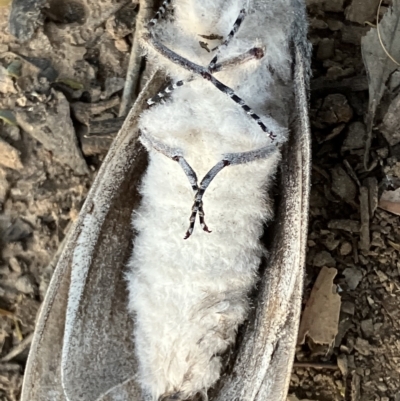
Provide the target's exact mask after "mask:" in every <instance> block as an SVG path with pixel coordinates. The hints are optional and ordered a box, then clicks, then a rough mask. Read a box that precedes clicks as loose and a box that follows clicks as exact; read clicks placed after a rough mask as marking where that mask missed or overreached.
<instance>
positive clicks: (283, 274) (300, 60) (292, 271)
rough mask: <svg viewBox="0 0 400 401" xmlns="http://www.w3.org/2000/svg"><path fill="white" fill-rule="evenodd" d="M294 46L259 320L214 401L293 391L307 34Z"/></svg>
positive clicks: (305, 193) (279, 398)
mask: <svg viewBox="0 0 400 401" xmlns="http://www.w3.org/2000/svg"><path fill="white" fill-rule="evenodd" d="M299 4H300V3H299ZM304 24H305V23H304ZM293 47H294V54H293V57H294V86H295V97H294V101H295V106H296V107H295V116H294V120H293V124H292V127H291V135H290V139H289V142H288V144H287V146H286V147H285V149H284V151H283V155H282V160H283V162H282V168H281V170H282V175H281V182H280V188H281V192H280V193H281V199H280V205H279V211H278V215H277V218H276V221H277V224H276V226H275V232H274V235H273V237H274V242H273V245H272V249H271V254H270V258H269V262H268V265H267V268H266V270H265V271H266V273H265V274H264V277H263V278H262V285H261V288H260V293H259V298H258V303H257V308H256V312H255V318H254V320H253V321H252V322H251V323H249V325H248V327H247V329H246V334H245V337H244V339H243V342H242V344H241V346H240V349H239V353H238V356H237V358H236V363H235V365H234V368H233V373H232V374H231V375H230V376H229V377H228V378H226V380H224V381H223V382H222V383H221V384H220V385H221V389H220V391H219V393H218V395H217V396H216V397H215V398H214V399H215V400H218V401H223V400H228V399H229V400H236V399H237V400H243V401H244V400H245V401H262V400H274V401H285V400H286V397H287V392H288V388H289V381H290V375H291V369H292V366H293V359H294V352H295V346H296V343H297V332H298V326H299V320H300V311H301V298H302V291H303V269H304V263H305V249H306V241H307V227H308V207H309V188H310V165H311V152H310V148H311V139H310V129H309V120H308V95H307V90H308V69H309V47H308V43H307V41H306V39H305V30H304V36H303V37H297V38H295V40H294V43H293Z"/></svg>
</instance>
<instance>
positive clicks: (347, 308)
mask: <svg viewBox="0 0 400 401" xmlns="http://www.w3.org/2000/svg"><path fill="white" fill-rule="evenodd" d="M355 310H356V307H355V305H354V303H353V302H350V301H344V302H342V306H341V311H342V312H344V313H348V314H349V315H354V312H355Z"/></svg>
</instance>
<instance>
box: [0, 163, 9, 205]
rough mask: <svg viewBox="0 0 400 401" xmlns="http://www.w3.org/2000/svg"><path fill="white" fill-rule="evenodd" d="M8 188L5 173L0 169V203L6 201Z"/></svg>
mask: <svg viewBox="0 0 400 401" xmlns="http://www.w3.org/2000/svg"><path fill="white" fill-rule="evenodd" d="M9 188H10V184H9V183H8V181H7V178H6V172H5V171H4V170H3V169H2V168H0V203H4V201H5V200H6V197H7V192H8V189H9Z"/></svg>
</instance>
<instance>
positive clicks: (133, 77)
mask: <svg viewBox="0 0 400 401" xmlns="http://www.w3.org/2000/svg"><path fill="white" fill-rule="evenodd" d="M152 12H153V0H140V5H139V13H138V15H137V19H136V30H135V34H134V36H133V43H132V49H131V56H130V58H129V66H128V71H127V73H126V80H125V87H124V91H123V93H122V99H121V105H120V108H119V114H118V116H119V117H125V116H126V115H127V114H128V111H129V109H130V107H131V106H132V104H133V100H134V99H133V93H134V91H135V89H136V86H137V82H138V80H139V72H140V64H141V60H142V56H141V50H140V38H141V37H142V34H143V31H144V29H145V24H146V23H147V21H148V20H149V19H150V16H151V14H152Z"/></svg>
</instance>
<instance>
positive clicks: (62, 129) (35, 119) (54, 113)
mask: <svg viewBox="0 0 400 401" xmlns="http://www.w3.org/2000/svg"><path fill="white" fill-rule="evenodd" d="M52 95H53V97H54V99H53V100H54V103H52V104H43V103H39V104H37V105H35V106H33V107H31V108H30V109H29V110H27V109H22V108H19V109H18V110H17V112H16V116H17V121H18V124H19V125H20V127H21V128H22V129H23V130H24V131H26V132H27V133H28V134H29V135H31V136H32V137H33V138H35V139H36V140H38V141H39V142H41V143H42V144H43V146H44V147H45V148H46V149H47V150H50V151H51V152H52V153H53V155H54V157H55V158H56V159H58V160H59V161H60V162H61V163H65V164H66V165H68V166H69V167H71V169H72V170H74V171H75V173H76V174H78V175H83V174H87V173H88V171H89V170H88V167H87V165H86V162H85V159H84V158H83V156H82V153H81V150H80V148H79V145H78V140H77V138H76V135H75V129H74V126H73V125H72V120H71V117H70V108H69V103H68V101H67V99H66V98H65V96H64V95H63V94H62V93H61V92H57V91H55V90H52Z"/></svg>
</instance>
